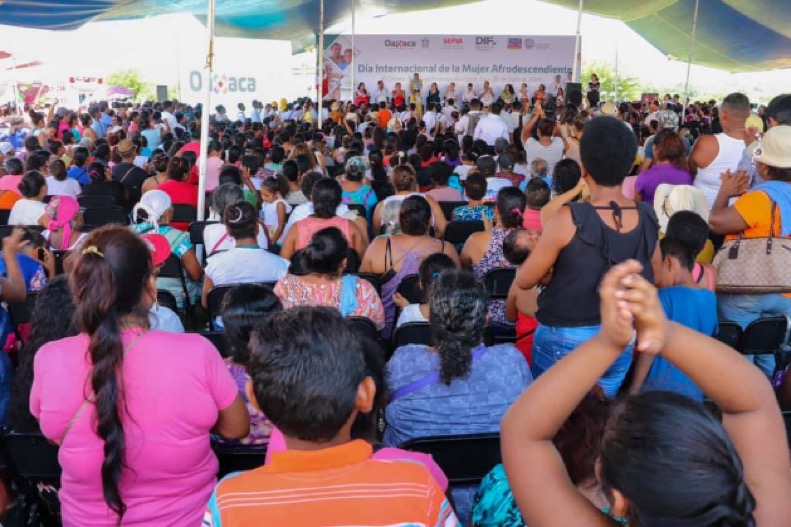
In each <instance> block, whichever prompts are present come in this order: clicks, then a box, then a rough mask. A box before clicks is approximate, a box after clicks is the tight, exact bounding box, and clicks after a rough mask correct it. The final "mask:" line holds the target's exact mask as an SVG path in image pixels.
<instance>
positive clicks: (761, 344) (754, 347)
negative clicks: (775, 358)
mask: <svg viewBox="0 0 791 527" xmlns="http://www.w3.org/2000/svg"><path fill="white" fill-rule="evenodd" d="M788 329H789V325H788V319H787V318H786V317H766V318H759V319H758V320H754V321H753V322H750V325H749V326H747V329H745V330H744V336H743V337H742V341H741V342H740V343H739V351H740V352H741V353H743V354H744V355H774V354H775V352H777V351H778V350H779V349H780V347H781V346H782V345H783V344H785V343H786V342H788Z"/></svg>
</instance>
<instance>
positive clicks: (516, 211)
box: [511, 207, 522, 216]
mask: <svg viewBox="0 0 791 527" xmlns="http://www.w3.org/2000/svg"><path fill="white" fill-rule="evenodd" d="M511 214H516V215H517V216H521V215H522V211H521V210H519V207H514V208H513V209H511Z"/></svg>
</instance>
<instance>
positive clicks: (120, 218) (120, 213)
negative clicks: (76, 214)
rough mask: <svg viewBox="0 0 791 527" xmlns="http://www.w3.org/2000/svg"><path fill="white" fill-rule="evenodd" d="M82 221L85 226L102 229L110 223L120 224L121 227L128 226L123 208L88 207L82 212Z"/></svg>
mask: <svg viewBox="0 0 791 527" xmlns="http://www.w3.org/2000/svg"><path fill="white" fill-rule="evenodd" d="M83 221H85V223H86V224H87V225H95V226H96V227H102V226H104V225H110V224H111V223H120V224H121V225H128V224H129V218H128V217H127V215H126V211H125V210H124V209H123V207H119V206H117V205H116V206H113V207H88V208H86V209H85V212H83Z"/></svg>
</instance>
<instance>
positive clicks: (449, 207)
mask: <svg viewBox="0 0 791 527" xmlns="http://www.w3.org/2000/svg"><path fill="white" fill-rule="evenodd" d="M465 205H467V202H466V201H440V202H439V206H440V208H441V209H442V213H443V214H444V215H445V219H447V220H448V221H451V220H452V219H453V209H455V208H456V207H464V206H465Z"/></svg>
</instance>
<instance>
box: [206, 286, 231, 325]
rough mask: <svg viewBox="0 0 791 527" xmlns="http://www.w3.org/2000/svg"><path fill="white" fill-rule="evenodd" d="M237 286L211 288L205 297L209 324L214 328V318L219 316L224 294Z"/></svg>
mask: <svg viewBox="0 0 791 527" xmlns="http://www.w3.org/2000/svg"><path fill="white" fill-rule="evenodd" d="M237 285H238V284H229V285H218V286H214V287H212V288H211V291H209V293H208V294H207V295H206V308H207V309H208V310H209V324H210V325H211V327H212V328H214V317H218V316H220V308H221V307H222V301H223V299H224V298H225V294H226V293H227V292H228V291H230V290H231V289H233V288H234V287H236V286H237Z"/></svg>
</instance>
